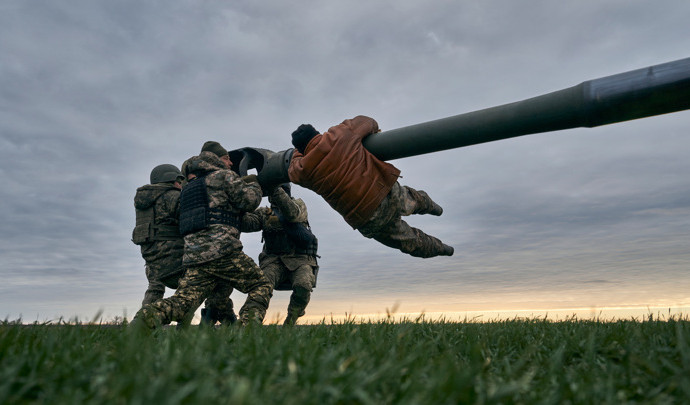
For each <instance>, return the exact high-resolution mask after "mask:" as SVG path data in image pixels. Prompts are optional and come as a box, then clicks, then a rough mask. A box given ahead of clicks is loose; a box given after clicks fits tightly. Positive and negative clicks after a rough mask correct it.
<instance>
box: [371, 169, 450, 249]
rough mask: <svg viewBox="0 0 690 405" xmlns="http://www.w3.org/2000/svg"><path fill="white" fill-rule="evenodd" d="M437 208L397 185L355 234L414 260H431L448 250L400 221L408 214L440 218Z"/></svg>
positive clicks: (422, 196)
mask: <svg viewBox="0 0 690 405" xmlns="http://www.w3.org/2000/svg"><path fill="white" fill-rule="evenodd" d="M442 212H443V210H442V209H441V207H439V206H438V205H437V204H436V203H434V201H433V200H431V198H429V195H428V194H427V193H425V192H424V191H421V190H415V189H413V188H411V187H408V186H401V185H400V184H399V183H398V182H396V183H395V184H393V188H391V191H390V192H389V193H388V195H387V196H386V197H385V198H384V199H383V201H382V202H381V205H379V206H378V208H377V209H376V211H374V215H372V217H371V218H370V219H369V220H368V221H367V222H366V223H365V224H364V225H362V226H361V227H360V228H358V229H357V230H358V231H359V232H360V233H361V234H362V235H364V236H365V237H367V238H371V239H375V240H377V241H379V242H380V243H382V244H384V245H386V246H388V247H392V248H394V249H399V250H400V251H401V252H403V253H407V254H409V255H411V256H415V257H434V256H437V255H438V254H439V252H445V251H448V250H449V249H451V248H449V247H448V246H447V245H445V244H444V243H443V242H441V241H440V240H439V239H438V238H435V237H433V236H431V235H428V234H426V233H424V232H423V231H421V230H419V229H417V228H413V227H411V226H410V225H408V224H407V222H405V221H403V220H402V219H401V216H408V215H412V214H432V215H440V214H441V213H442Z"/></svg>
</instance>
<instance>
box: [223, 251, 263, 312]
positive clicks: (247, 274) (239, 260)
mask: <svg viewBox="0 0 690 405" xmlns="http://www.w3.org/2000/svg"><path fill="white" fill-rule="evenodd" d="M225 260H226V265H227V266H228V268H229V270H228V272H226V273H225V274H227V275H228V280H229V281H230V282H231V283H232V285H233V286H234V287H235V288H236V289H237V290H239V291H240V292H243V293H245V294H247V300H246V301H245V302H244V305H242V308H240V314H239V315H240V322H241V323H242V325H247V324H248V323H250V322H257V323H259V324H261V322H263V319H264V316H266V310H267V309H268V304H269V302H270V301H271V297H272V296H273V285H272V284H271V282H270V281H269V280H268V279H267V278H266V276H264V273H263V272H262V271H261V269H260V268H259V266H257V265H256V263H255V262H254V260H252V258H251V257H249V256H247V255H246V254H244V252H236V253H233V254H231V255H229V256H228V257H227V258H226V259H225Z"/></svg>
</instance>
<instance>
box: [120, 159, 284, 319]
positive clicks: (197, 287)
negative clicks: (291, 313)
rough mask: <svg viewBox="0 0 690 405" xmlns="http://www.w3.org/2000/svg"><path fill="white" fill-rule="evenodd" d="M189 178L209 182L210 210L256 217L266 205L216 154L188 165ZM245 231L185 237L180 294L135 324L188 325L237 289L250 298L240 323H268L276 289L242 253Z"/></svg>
mask: <svg viewBox="0 0 690 405" xmlns="http://www.w3.org/2000/svg"><path fill="white" fill-rule="evenodd" d="M183 168H184V171H185V174H195V175H197V176H199V177H200V178H198V179H196V180H192V181H191V182H190V183H189V184H188V185H186V186H185V187H190V185H191V184H192V183H193V182H194V181H204V182H205V185H206V192H207V197H208V207H209V208H211V209H222V210H225V211H226V212H233V213H236V214H237V215H238V216H239V215H241V214H242V213H244V212H247V211H253V210H254V209H256V207H257V206H258V205H259V204H260V202H261V187H260V186H259V184H258V183H256V182H251V183H246V182H244V181H243V180H242V179H241V178H240V177H239V176H238V175H237V174H236V173H235V172H233V171H231V170H229V169H226V166H225V165H224V163H223V162H222V160H221V159H220V158H219V157H218V156H217V155H216V154H214V153H212V152H201V154H200V155H199V156H194V157H192V158H190V159H188V160H187V161H186V162H185V164H184V165H183ZM239 236H240V233H239V230H238V229H237V228H236V227H235V226H232V225H229V224H227V223H211V224H209V225H207V226H206V227H205V228H204V229H201V230H199V231H196V232H193V233H190V234H188V235H186V236H185V237H184V254H183V258H182V260H183V264H184V266H185V268H186V273H185V275H184V277H183V278H182V280H181V281H180V286H179V288H178V289H177V291H175V294H174V295H173V296H172V297H170V298H167V299H164V300H158V301H156V302H154V303H152V304H149V305H147V306H145V307H144V308H142V309H141V310H140V311H139V312H138V313H137V314H136V316H135V317H134V320H133V322H136V323H139V322H141V323H143V324H145V325H146V326H148V327H155V326H156V325H158V324H167V323H169V322H171V321H178V322H180V321H184V320H185V318H186V317H187V316H188V315H187V314H189V313H193V311H194V310H196V308H197V307H198V306H199V305H200V304H201V302H202V301H203V299H204V298H206V297H208V296H209V295H210V294H217V295H219V296H220V295H222V294H225V293H228V294H229V292H230V291H232V288H237V289H238V290H239V291H241V292H243V293H246V294H247V301H246V302H245V304H244V305H243V306H242V308H241V309H240V314H239V315H240V321H241V322H242V324H245V325H246V324H247V323H249V322H250V321H252V320H254V321H257V322H259V323H261V321H262V320H263V318H264V316H265V314H266V309H267V308H268V304H269V301H270V298H271V295H272V292H273V288H272V286H271V284H270V282H269V281H268V279H266V277H265V276H264V275H263V273H262V271H261V269H260V268H259V267H258V266H257V265H256V263H254V261H253V260H252V259H251V258H250V257H248V256H247V255H245V254H244V253H243V252H242V243H241V242H240V240H239Z"/></svg>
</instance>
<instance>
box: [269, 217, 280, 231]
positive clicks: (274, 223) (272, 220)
mask: <svg viewBox="0 0 690 405" xmlns="http://www.w3.org/2000/svg"><path fill="white" fill-rule="evenodd" d="M279 226H280V220H279V219H278V217H277V216H275V215H271V216H270V217H268V219H267V220H266V228H278V227H279Z"/></svg>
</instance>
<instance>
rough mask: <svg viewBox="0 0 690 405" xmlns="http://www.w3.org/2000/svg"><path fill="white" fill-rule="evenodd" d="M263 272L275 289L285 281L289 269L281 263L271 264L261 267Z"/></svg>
mask: <svg viewBox="0 0 690 405" xmlns="http://www.w3.org/2000/svg"><path fill="white" fill-rule="evenodd" d="M261 271H262V272H263V273H264V276H266V278H267V279H268V281H270V282H271V286H273V288H274V289H275V288H276V287H278V286H279V285H280V283H282V282H283V281H284V279H285V278H286V274H287V269H285V267H284V266H283V264H282V263H281V262H280V261H275V262H271V263H268V264H262V265H261Z"/></svg>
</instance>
